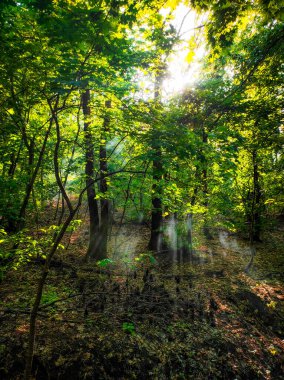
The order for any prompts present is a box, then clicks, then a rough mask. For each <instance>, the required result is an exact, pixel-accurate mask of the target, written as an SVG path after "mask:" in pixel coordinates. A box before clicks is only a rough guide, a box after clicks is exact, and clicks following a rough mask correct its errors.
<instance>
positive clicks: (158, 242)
mask: <svg viewBox="0 0 284 380" xmlns="http://www.w3.org/2000/svg"><path fill="white" fill-rule="evenodd" d="M162 77H163V76H162V73H161V74H159V75H157V76H156V81H155V94H154V100H155V101H156V102H157V103H158V102H159V100H160V98H161V85H162ZM152 139H153V144H152V152H153V185H152V194H153V195H152V211H151V236H150V241H149V245H148V247H149V249H151V250H152V251H156V252H158V251H159V250H160V249H161V246H162V239H163V235H162V224H163V210H162V206H163V205H162V191H163V189H162V180H163V164H162V149H161V146H160V144H159V136H158V134H157V133H155V130H153V137H152Z"/></svg>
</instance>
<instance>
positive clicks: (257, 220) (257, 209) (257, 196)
mask: <svg viewBox="0 0 284 380" xmlns="http://www.w3.org/2000/svg"><path fill="white" fill-rule="evenodd" d="M253 191H254V210H253V220H254V222H253V224H254V229H253V240H254V241H261V239H260V233H261V198H262V197H261V187H260V183H259V171H258V163H257V152H256V150H254V151H253Z"/></svg>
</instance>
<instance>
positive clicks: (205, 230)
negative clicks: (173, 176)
mask: <svg viewBox="0 0 284 380" xmlns="http://www.w3.org/2000/svg"><path fill="white" fill-rule="evenodd" d="M202 142H203V144H204V146H206V145H207V144H208V134H207V132H206V131H205V129H204V128H203V130H202ZM207 163H208V162H207V157H206V152H203V153H202V164H203V169H202V187H203V189H202V191H203V196H204V201H203V204H204V206H205V207H206V209H208V199H209V195H208V169H207ZM203 233H204V235H205V237H206V239H208V240H212V239H213V236H212V235H211V232H210V229H209V227H208V218H207V210H206V212H205V217H204V225H203Z"/></svg>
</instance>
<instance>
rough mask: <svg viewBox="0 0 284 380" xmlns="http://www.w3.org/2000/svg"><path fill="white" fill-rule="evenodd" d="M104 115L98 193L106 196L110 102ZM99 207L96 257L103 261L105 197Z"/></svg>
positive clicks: (107, 209)
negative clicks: (108, 112) (99, 218)
mask: <svg viewBox="0 0 284 380" xmlns="http://www.w3.org/2000/svg"><path fill="white" fill-rule="evenodd" d="M105 108H106V115H105V117H104V123H103V129H102V133H101V142H100V177H101V178H102V179H101V180H100V183H99V186H100V193H101V194H106V193H107V190H108V185H107V180H106V177H105V175H106V174H107V171H108V162H107V150H106V143H107V138H108V132H109V123H110V117H109V115H108V114H107V110H108V109H109V108H111V101H110V100H107V101H106V102H105ZM100 206H101V220H100V228H99V239H98V241H99V246H98V252H97V256H98V258H99V259H104V258H106V257H107V241H108V231H109V223H110V202H109V200H108V199H107V197H106V196H104V195H101V198H100Z"/></svg>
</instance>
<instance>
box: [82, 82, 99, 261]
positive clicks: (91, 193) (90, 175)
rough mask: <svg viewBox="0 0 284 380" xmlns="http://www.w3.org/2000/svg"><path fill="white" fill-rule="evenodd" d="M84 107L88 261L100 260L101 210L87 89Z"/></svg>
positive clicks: (88, 91) (83, 96)
mask: <svg viewBox="0 0 284 380" xmlns="http://www.w3.org/2000/svg"><path fill="white" fill-rule="evenodd" d="M82 107H83V115H84V133H85V149H86V152H85V158H86V165H85V174H86V186H87V199H88V207H89V222H90V227H89V233H90V236H89V246H88V250H87V253H86V259H89V258H90V259H99V257H97V248H98V246H99V240H98V237H99V226H100V218H99V208H98V202H97V200H96V191H95V184H94V183H93V180H94V158H95V157H94V143H93V134H92V131H91V127H90V126H91V122H90V116H91V110H90V90H89V89H86V90H85V91H84V92H83V94H82Z"/></svg>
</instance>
